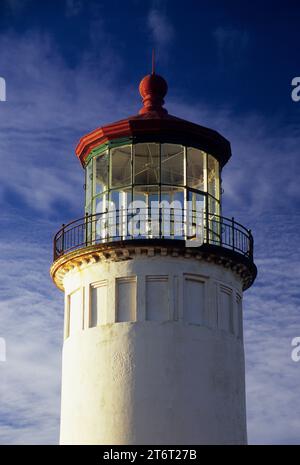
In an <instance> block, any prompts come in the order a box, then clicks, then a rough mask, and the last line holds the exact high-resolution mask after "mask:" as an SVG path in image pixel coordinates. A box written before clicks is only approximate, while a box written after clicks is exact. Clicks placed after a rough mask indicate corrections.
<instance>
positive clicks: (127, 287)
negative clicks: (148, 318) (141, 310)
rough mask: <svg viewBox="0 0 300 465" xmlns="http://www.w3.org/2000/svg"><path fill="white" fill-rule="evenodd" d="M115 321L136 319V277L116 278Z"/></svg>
mask: <svg viewBox="0 0 300 465" xmlns="http://www.w3.org/2000/svg"><path fill="white" fill-rule="evenodd" d="M116 304H117V305H116V321H117V322H123V321H135V320H136V277H134V276H132V277H131V276H130V277H125V278H117V280H116Z"/></svg>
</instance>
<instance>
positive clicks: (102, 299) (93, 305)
mask: <svg viewBox="0 0 300 465" xmlns="http://www.w3.org/2000/svg"><path fill="white" fill-rule="evenodd" d="M90 299H91V302H90V321H89V326H90V328H92V327H95V326H99V325H103V324H105V323H106V314H107V281H106V280H103V281H99V282H97V283H94V284H92V285H91V294H90Z"/></svg>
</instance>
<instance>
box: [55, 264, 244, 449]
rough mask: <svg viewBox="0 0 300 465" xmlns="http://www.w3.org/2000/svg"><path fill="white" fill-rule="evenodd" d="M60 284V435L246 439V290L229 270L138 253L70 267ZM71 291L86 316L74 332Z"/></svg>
mask: <svg viewBox="0 0 300 465" xmlns="http://www.w3.org/2000/svg"><path fill="white" fill-rule="evenodd" d="M64 287H65V294H66V299H65V301H66V317H65V342H64V347H63V373H62V408H61V443H62V444H154V445H159V444H169V445H176V444H182V445H185V444H186V445H188V444H214V443H217V444H232V443H233V444H242V443H245V442H246V410H245V384H244V383H245V374H244V349H243V340H242V305H241V296H242V290H241V283H240V280H239V278H238V277H237V276H236V275H235V274H234V273H233V272H232V271H231V270H229V269H225V268H224V267H222V266H218V265H215V264H212V263H207V262H204V261H203V262H202V261H199V260H196V259H195V258H188V259H187V258H182V257H177V258H175V257H168V256H166V257H163V256H153V257H148V256H135V258H134V259H132V260H128V261H123V262H122V261H121V262H113V261H108V262H98V263H94V264H89V265H86V266H84V267H81V268H79V269H75V270H72V271H69V272H68V273H67V274H66V276H65V278H64ZM74 292H77V293H76V298H75V299H74V298H73V301H74V302H76V306H77V305H78V301H79V302H80V301H81V303H82V307H81V309H80V311H81V318H82V325H79V329H78V330H77V331H76V332H74V331H73V332H72V334H69V318H70V317H69V314H70V312H71V315H72V311H73V309H72V297H71V298H70V296H72V295H74ZM106 292H107V293H106ZM78 293H79V294H78ZM147 294H148V295H147ZM78 295H80V296H81V297H80V298H79V297H78ZM95 295H96V297H95ZM97 296H98V297H97ZM118 298H119V299H121V301H120V300H118ZM126 302H127V303H128V305H127V307H128V308H126ZM95 305H96V306H97V307H98V312H99V313H98V315H97V318H96V319H95V315H92V311H93V306H95ZM76 310H77V314H76V315H77V316H76V318H77V317H78V308H76ZM147 318H148V319H147ZM124 319H127V320H131V321H124ZM118 320H121V322H117V321H118ZM76 321H78V320H76ZM96 321H98V326H96V327H90V326H91V325H93V324H95V322H96ZM71 328H72V326H71Z"/></svg>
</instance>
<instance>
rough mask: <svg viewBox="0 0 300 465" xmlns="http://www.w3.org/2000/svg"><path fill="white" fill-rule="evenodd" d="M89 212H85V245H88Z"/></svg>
mask: <svg viewBox="0 0 300 465" xmlns="http://www.w3.org/2000/svg"><path fill="white" fill-rule="evenodd" d="M88 216H89V214H88V212H86V214H85V246H86V247H87V246H88Z"/></svg>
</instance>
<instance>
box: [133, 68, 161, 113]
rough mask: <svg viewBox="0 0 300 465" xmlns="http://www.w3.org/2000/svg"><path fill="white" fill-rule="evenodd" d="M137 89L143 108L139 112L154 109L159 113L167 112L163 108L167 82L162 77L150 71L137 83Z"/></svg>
mask: <svg viewBox="0 0 300 465" xmlns="http://www.w3.org/2000/svg"><path fill="white" fill-rule="evenodd" d="M139 91H140V94H141V97H142V99H143V104H144V106H143V108H141V110H140V112H139V113H140V114H141V115H142V114H144V113H148V112H151V111H155V112H157V113H161V114H167V113H168V112H167V110H166V109H165V108H163V104H164V97H165V95H166V93H167V92H168V84H167V83H166V81H165V80H164V78H163V77H161V76H159V75H158V74H155V73H152V74H148V75H147V76H145V77H144V78H143V79H142V80H141V82H140V85H139Z"/></svg>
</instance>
